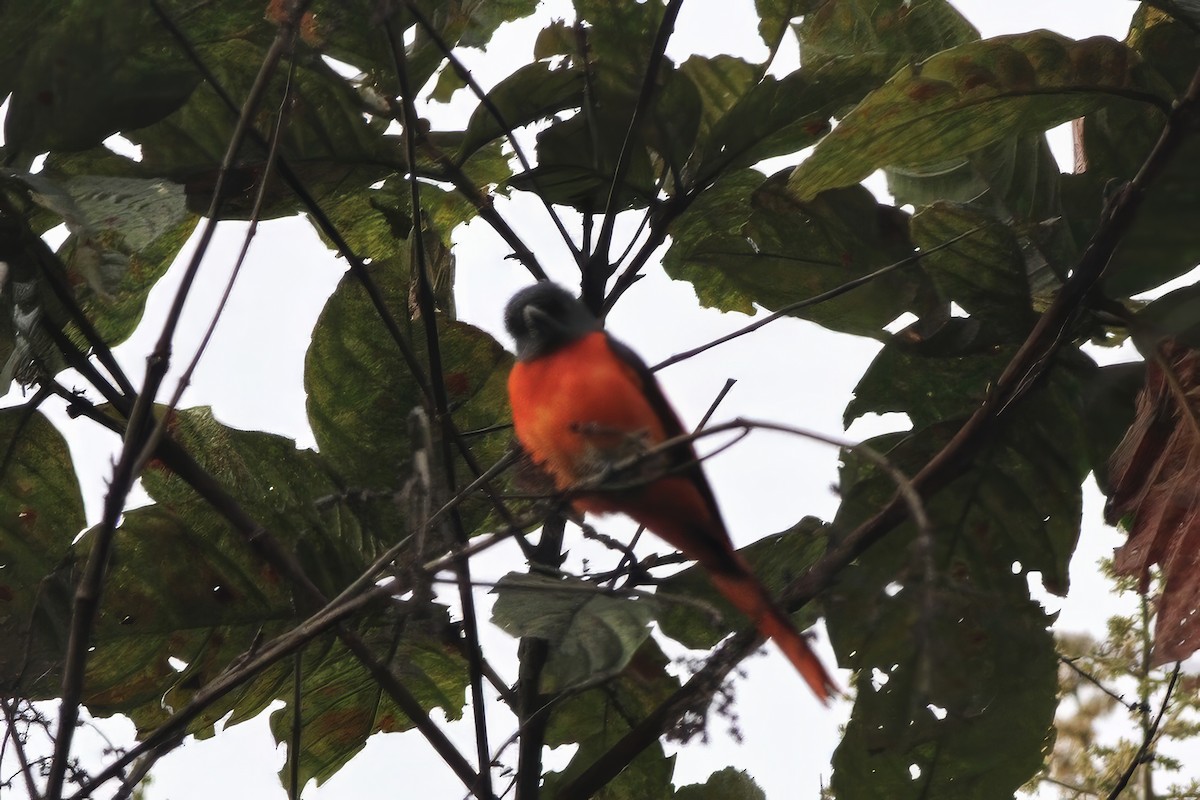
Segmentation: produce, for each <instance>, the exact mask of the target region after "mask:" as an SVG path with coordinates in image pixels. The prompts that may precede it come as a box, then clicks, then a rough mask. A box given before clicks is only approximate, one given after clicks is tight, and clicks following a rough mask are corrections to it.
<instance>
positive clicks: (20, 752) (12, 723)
mask: <svg viewBox="0 0 1200 800" xmlns="http://www.w3.org/2000/svg"><path fill="white" fill-rule="evenodd" d="M14 702H16V701H15V700H10V699H9V698H7V697H0V710H3V711H4V724H5V725H6V726H7V732H6V733H7V735H8V738H9V740H10V741H12V743H13V750H14V752H16V754H17V766H19V767H20V768H21V777H22V778H24V779H25V791H26V792H28V793H29V797H30V800H38V799H39V798H40V797H41V796H42V795H41V794H40V793H39V792H38V789H37V784H35V783H34V782H33V770H32V768H31V765H30V763H29V758H28V755H27V754H26V752H25V743H24V742H22V741H21V734H20V733H19V732H18V731H17V718H16V715H15V714H14V713H13V709H12V705H11V704H12V703H14Z"/></svg>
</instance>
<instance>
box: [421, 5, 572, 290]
mask: <svg viewBox="0 0 1200 800" xmlns="http://www.w3.org/2000/svg"><path fill="white" fill-rule="evenodd" d="M404 7H405V8H406V9H407V10H408V12H409V13H410V14H412V15H413V18H414V19H416V21H417V24H419V25H420V26H421V27H422V28H424V30H425V33H427V34H428V35H429V38H430V40H431V41H432V42H433V43H434V44H435V45H437V48H438V49H439V50H441V51H442V55H443V56H445V57H446V60H447V61H448V62H449V64H450V68H451V69H453V70H454V72H455V73H456V74H457V75H458V76H459V77H460V78H461V79H462V80H463V81H464V82H465V83H466V84H467V86H468V87H469V88H470V89H471V91H472V92H473V93H474V94H475V96H476V97H477V98H479V104H480V105H482V106H483V107H484V108H485V109H486V110H487V112H488V113H489V114H491V115H492V119H494V120H495V121H496V124H497V125H499V126H500V129H501V130H503V131H504V136H505V138H506V139H508V143H509V145H510V146H511V147H512V149H513V154H514V155H516V157H517V161H519V162H520V164H521V169H523V170H525V172H526V174H528V175H531V176H532V175H533V164H532V163H531V162H530V160H529V157H528V156H527V155H526V154H525V148H523V147H521V143H520V142H518V141H517V137H516V135H514V133H513V127H512V125H509V124H508V121H507V120H506V119H505V118H504V114H503V112H501V111H500V109H499V107H497V105H496V104H495V103H494V102H492V99H491V98H490V97H488V95H487V92H485V91H484V90H483V87H482V86H480V85H479V81H477V80H475V76H474V75H472V74H471V71H470V70H469V69H467V68H466V66H465V65H464V64H463V63H462V61H461V60H459V58H458V56H456V55H454V50H453V49H452V48H451V47H450V46H449V45H448V44H447V43H446V40H445V39H443V38H442V35H441V33H440V32H439V31H438V29H437V28H436V27H435V26H434V25H433V23H431V22H430V21H429V18H428V17H426V16H425V14H424V13H423V12H422V11H421V9H420V8H418V7H417V4H416V3H414V2H413V0H404ZM455 167H456V169H457V165H455ZM460 171H461V170H460ZM533 186H534V194H535V195H537V197H538V199H539V200H541V201H542V205H543V206H545V208H546V213H547V214H548V215H549V216H550V221H551V222H553V223H554V227H555V228H557V229H558V232H559V235H561V236H562V240H563V243H564V244H566V246H567V249H568V250H570V251H571V255H572V256H573V257H574V258H575V261H576V262H579V260H580V256H581V253H580V250H579V247H578V246H577V245H576V244H575V240H574V239H572V238H571V234H570V233H569V232H568V231H567V228H566V226H565V225H563V221H562V218H561V217H559V215H558V212H557V211H555V210H554V206H552V205H551V204H550V201H549V200H547V199H546V195H545V193H544V192H541V191H539V187H538V185H537V181H536V180H535V181H534V183H533ZM539 270H540V267H539ZM530 271H531V272H532V273H533V276H534V277H535V278H537V279H538V280H545V274H544V273H543V274H540V275H539V274H538V272H535V271H533V270H530Z"/></svg>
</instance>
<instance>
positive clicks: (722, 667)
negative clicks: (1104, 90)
mask: <svg viewBox="0 0 1200 800" xmlns="http://www.w3.org/2000/svg"><path fill="white" fill-rule="evenodd" d="M1198 102H1200V70H1197V72H1196V73H1195V75H1194V76H1193V77H1192V81H1191V84H1190V86H1189V87H1188V90H1187V92H1186V94H1185V95H1184V97H1182V98H1181V99H1180V101H1179V102H1178V103H1177V104H1176V106H1175V109H1174V110H1173V112H1172V113H1171V116H1170V117H1169V118H1168V120H1167V124H1166V126H1165V127H1164V128H1163V132H1162V134H1161V136H1160V137H1159V139H1158V142H1157V143H1156V144H1155V146H1154V149H1153V150H1152V151H1151V153H1150V155H1149V156H1147V158H1146V161H1145V162H1144V163H1143V165H1142V168H1141V169H1140V170H1139V171H1138V174H1137V175H1136V176H1135V177H1134V178H1133V180H1132V181H1130V182H1129V183H1127V184H1125V186H1123V187H1122V188H1121V189H1120V190H1119V191H1117V192H1116V193H1115V194H1113V195H1112V196H1111V197H1110V198H1109V201H1108V202H1107V204H1106V206H1105V208H1104V211H1103V212H1102V215H1101V221H1100V226H1099V228H1098V229H1097V231H1096V232H1095V234H1094V235H1093V236H1092V239H1091V241H1090V242H1089V243H1088V246H1087V248H1086V249H1085V250H1084V252H1083V255H1082V256H1080V259H1079V262H1078V264H1077V265H1076V267H1075V269H1074V270H1073V271H1072V272H1071V276H1070V277H1069V278H1068V279H1067V281H1066V283H1064V284H1063V287H1062V289H1061V290H1060V291H1059V293H1058V295H1057V296H1056V297H1055V299H1054V301H1053V302H1052V303H1051V304H1050V307H1049V308H1047V309H1046V311H1045V312H1043V313H1042V316H1041V317H1040V318H1039V319H1038V322H1037V324H1036V325H1035V326H1034V328H1033V330H1032V331H1030V333H1029V335H1028V337H1027V338H1026V340H1025V343H1024V344H1023V345H1022V346H1021V348H1020V349H1019V350H1018V351H1017V353H1016V355H1014V356H1013V358H1012V359H1011V360H1010V361H1009V363H1008V366H1007V367H1005V369H1004V371H1003V373H1002V374H1001V376H1000V377H999V379H997V381H996V382H995V384H994V385H993V387H992V391H991V392H990V393H989V395H988V397H987V398H986V399H985V400H984V402H983V404H982V405H981V406H980V407H979V408H978V409H977V410H976V412H975V413H974V414H973V415H972V416H971V417H970V418H969V419H968V420H967V422H966V423H964V424H963V426H962V428H960V429H959V431H958V433H957V434H956V435H955V436H954V438H952V439H951V440H950V442H948V443H947V444H946V445H945V447H943V448H942V450H941V451H940V452H938V453H937V455H935V456H934V457H933V459H931V460H930V461H929V463H928V464H926V466H925V467H924V468H923V469H922V470H921V471H920V472H919V473H917V475H916V476H914V477H913V478H912V480H911V482H910V484H911V486H912V488H913V489H914V490H915V491H916V492H917V494H918V496H919V497H920V498H921V499H922V500H923V501H928V499H929V498H930V497H932V496H933V494H935V493H936V492H937V491H938V490H939V489H941V488H942V487H943V486H945V485H947V484H948V483H950V482H951V481H952V480H953V478H954V476H955V475H956V474H957V473H958V471H959V470H960V469H961V467H962V466H963V465H964V463H966V462H969V461H970V457H971V453H972V450H973V449H974V448H976V447H977V446H978V445H979V443H980V442H981V441H982V440H983V438H984V437H985V435H986V434H987V433H989V432H990V431H991V429H992V428H993V426H994V425H995V423H996V422H997V420H998V418H999V417H1000V415H1001V414H1002V412H1003V411H1004V410H1006V409H1008V408H1009V407H1011V405H1012V403H1014V402H1016V401H1017V400H1018V399H1020V397H1021V396H1023V395H1024V394H1025V393H1027V392H1028V390H1029V389H1030V388H1031V386H1032V382H1030V381H1027V380H1026V378H1027V377H1028V376H1029V375H1030V374H1031V372H1032V371H1034V370H1036V368H1037V365H1038V364H1039V363H1043V362H1044V361H1045V359H1047V358H1049V357H1050V356H1051V355H1052V354H1053V352H1054V351H1055V350H1056V349H1057V348H1058V347H1059V346H1061V344H1062V336H1061V333H1062V331H1063V330H1064V329H1065V327H1066V326H1067V325H1068V324H1069V322H1070V320H1071V319H1072V318H1073V317H1074V315H1075V313H1076V312H1077V310H1078V308H1079V306H1080V305H1081V304H1082V303H1083V301H1084V300H1085V298H1086V296H1087V293H1088V292H1089V291H1090V290H1091V288H1092V287H1093V286H1094V285H1095V284H1096V283H1097V281H1099V279H1100V277H1101V275H1102V274H1103V273H1104V270H1105V268H1106V267H1107V265H1108V263H1109V261H1110V260H1111V259H1112V255H1113V253H1114V252H1115V250H1116V248H1117V245H1118V244H1120V242H1121V239H1122V238H1123V237H1124V235H1125V234H1126V232H1127V231H1128V230H1129V228H1130V226H1131V225H1132V224H1133V221H1134V219H1135V218H1136V216H1137V211H1138V209H1139V208H1140V206H1141V202H1142V198H1143V196H1144V195H1145V192H1146V190H1147V189H1148V188H1149V187H1150V186H1151V185H1152V184H1153V182H1154V180H1155V179H1156V178H1157V177H1158V176H1159V175H1160V174H1161V173H1162V171H1163V169H1164V168H1165V167H1166V164H1167V163H1168V162H1169V161H1170V159H1171V158H1172V157H1173V156H1174V155H1175V153H1176V152H1177V151H1178V149H1179V147H1180V145H1181V144H1182V143H1183V141H1184V139H1185V138H1186V136H1187V135H1188V134H1190V133H1192V132H1194V129H1195V117H1196V114H1197V104H1198ZM907 508H908V506H907V502H906V500H905V499H904V497H903V495H902V493H901V492H899V491H898V492H897V493H896V494H895V495H894V496H893V497H892V499H891V501H889V502H888V504H887V505H886V506H884V507H883V508H882V509H881V510H880V511H878V512H877V513H876V514H875V515H874V516H872V517H871V518H870V519H868V520H867V521H866V522H864V523H863V524H861V525H860V526H859V527H858V528H856V529H855V530H853V531H851V532H850V533H848V534H847V535H846V536H845V537H844V538H843V539H842V540H841V541H840V542H837V543H836V544H834V545H833V546H832V547H831V548H830V549H829V551H828V552H827V553H826V554H825V556H823V557H822V558H821V559H820V560H819V561H818V562H817V563H816V564H814V565H813V566H812V568H811V569H809V571H808V572H807V573H805V574H804V575H803V576H801V577H800V578H799V579H798V580H796V581H794V582H793V583H792V584H791V586H789V587H788V589H787V591H786V592H785V594H784V598H783V600H784V607H785V608H787V609H788V610H789V611H796V610H798V609H800V608H801V607H803V606H804V605H805V604H807V603H808V602H810V601H811V600H813V599H814V598H815V597H816V596H817V595H819V594H820V593H821V592H822V591H824V590H825V589H826V588H828V587H829V586H830V585H831V584H832V583H833V581H834V579H835V578H836V576H837V574H838V573H839V572H840V571H841V570H843V569H845V567H846V566H848V565H849V564H850V563H851V562H852V561H854V559H856V558H857V557H858V556H860V555H862V554H863V553H864V552H866V551H867V550H868V549H869V548H870V547H871V545H873V544H874V543H875V542H877V541H879V540H880V539H882V538H883V537H884V536H885V535H886V534H887V533H889V532H890V531H891V530H892V529H894V528H895V527H896V526H897V525H898V524H900V523H901V522H902V521H903V520H904V519H905V518H906V516H907V513H906V512H907ZM755 647H756V636H755V634H754V633H753V632H749V631H747V632H742V633H738V634H735V635H734V636H732V637H730V638H729V639H727V640H725V643H724V644H723V645H721V647H719V648H718V649H717V651H716V652H715V653H714V654H713V655H712V656H711V657H710V658H709V660H708V662H707V663H706V664H705V665H704V667H703V668H702V669H701V670H700V671H699V672H697V673H696V674H695V675H693V676H692V678H691V679H690V680H688V682H687V683H685V684H684V685H683V686H682V687H680V688H679V689H678V690H676V691H675V692H674V693H673V694H672V695H671V697H670V698H668V699H667V700H666V701H665V702H663V703H662V704H660V705H659V706H658V708H656V709H655V710H654V711H652V712H651V713H650V714H649V715H648V716H647V717H646V718H645V719H644V720H642V722H640V723H638V725H637V726H636V727H634V728H633V730H631V731H630V732H629V733H627V734H626V735H625V736H624V737H622V738H621V740H620V741H619V742H617V744H616V745H614V746H613V747H612V748H611V749H610V750H609V751H608V752H606V753H605V754H604V755H602V756H600V757H599V758H598V759H597V760H596V761H595V762H594V763H593V764H592V765H591V766H590V767H588V768H587V769H586V770H585V771H584V772H583V773H582V774H581V775H579V776H578V777H577V778H576V779H575V780H574V781H572V782H571V783H569V784H567V785H566V786H564V787H563V789H562V790H561V791H560V792H559V795H558V796H559V797H560V798H564V800H569V798H576V797H587V796H589V794H590V793H592V792H594V791H595V790H596V788H597V787H599V786H603V785H604V784H606V783H607V782H608V781H610V780H611V779H612V778H613V777H614V776H616V775H617V773H619V772H620V771H621V770H623V769H624V768H625V767H626V766H628V764H629V763H630V762H631V761H632V760H633V759H634V758H635V757H636V756H637V755H638V754H639V753H641V752H642V751H643V750H645V749H646V748H647V747H649V746H650V745H651V744H652V743H653V742H655V741H657V739H658V737H659V736H660V735H662V733H663V732H665V731H667V730H669V729H670V728H671V727H672V726H673V725H674V724H675V723H676V722H677V721H678V720H679V719H680V718H682V716H683V714H685V713H686V712H687V711H688V710H690V709H692V708H694V707H695V706H696V705H697V703H698V702H700V701H701V700H702V699H704V698H706V697H709V696H711V692H712V691H713V690H714V689H715V687H716V686H719V685H720V682H721V681H722V680H724V678H725V676H726V675H727V674H728V673H729V671H730V670H731V669H732V668H733V667H734V666H735V665H736V664H737V663H738V662H740V661H741V660H742V659H743V658H745V657H746V656H747V655H749V654H750V653H751V652H752V651H753V650H754V649H755Z"/></svg>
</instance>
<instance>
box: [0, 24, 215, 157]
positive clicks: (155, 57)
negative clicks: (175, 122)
mask: <svg viewBox="0 0 1200 800" xmlns="http://www.w3.org/2000/svg"><path fill="white" fill-rule="evenodd" d="M118 6H119V7H118ZM25 19H28V17H25ZM6 20H7V11H6ZM46 21H49V20H46ZM6 27H7V25H6ZM20 29H24V30H25V31H26V32H27V33H28V34H30V35H32V37H33V41H31V42H28V43H27V44H25V46H24V47H23V48H22V49H23V50H24V51H25V57H24V58H23V59H21V60H20V61H19V62H18V63H7V64H4V65H3V66H4V67H5V68H7V69H9V70H14V71H15V75H10V76H4V77H0V84H7V85H10V86H12V88H13V94H12V98H11V100H10V101H9V102H10V105H9V109H8V117H7V119H6V120H5V125H4V133H5V139H6V142H7V146H8V148H9V149H10V150H11V152H12V153H14V154H16V153H20V154H22V155H23V156H25V157H27V158H28V157H32V156H34V155H36V154H38V153H41V152H44V151H46V150H59V149H63V150H84V149H86V148H89V147H92V146H94V145H97V144H99V143H100V142H101V141H102V140H103V139H105V138H106V137H107V136H108V135H109V134H112V133H115V132H116V131H124V130H128V129H131V128H141V127H143V126H146V125H149V124H151V123H153V122H156V121H158V120H160V119H162V118H163V117H165V116H167V115H168V114H170V113H171V112H172V111H174V110H175V109H177V108H179V107H180V106H181V105H183V103H184V102H185V101H186V100H187V99H188V97H189V96H190V95H191V94H192V91H193V90H194V89H195V88H196V86H197V84H198V83H199V76H198V75H196V73H195V70H194V69H192V68H191V66H190V65H189V64H187V62H186V60H185V59H184V57H183V55H182V54H181V53H179V52H178V51H177V49H176V48H173V47H172V46H171V45H170V40H169V39H168V38H167V35H166V33H165V32H164V31H163V29H162V27H161V26H160V25H159V24H158V23H157V21H156V20H155V18H154V15H153V14H152V13H151V12H150V9H149V8H148V7H147V6H145V5H138V6H136V7H132V8H130V7H125V6H124V5H123V4H117V3H112V2H96V3H83V4H78V3H72V4H69V6H68V7H67V8H66V9H60V10H59V12H58V14H57V15H56V18H55V19H54V20H53V24H51V25H45V26H42V25H38V26H30V27H28V28H22V27H21V26H20V25H19V23H18V30H20Z"/></svg>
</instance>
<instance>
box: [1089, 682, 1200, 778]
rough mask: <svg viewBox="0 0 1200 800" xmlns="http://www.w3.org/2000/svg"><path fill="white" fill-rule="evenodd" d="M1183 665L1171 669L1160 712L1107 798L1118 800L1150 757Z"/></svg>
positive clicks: (1159, 708)
mask: <svg viewBox="0 0 1200 800" xmlns="http://www.w3.org/2000/svg"><path fill="white" fill-rule="evenodd" d="M1182 666H1183V663H1182V662H1180V661H1176V662H1175V669H1173V670H1171V680H1170V681H1168V682H1167V690H1166V691H1165V692H1163V699H1162V705H1160V706H1159V707H1158V714H1157V715H1155V717H1154V722H1153V723H1152V724H1151V725H1150V727H1148V728H1147V729H1146V732H1145V735H1144V736H1143V737H1142V746H1141V747H1139V748H1138V751H1137V755H1135V756H1134V757H1133V758H1132V759H1130V761H1129V765H1128V766H1127V767H1126V768H1125V771H1124V772H1122V773H1121V777H1120V778H1118V779H1117V783H1116V785H1115V786H1113V788H1112V791H1111V792H1109V793H1108V798H1107V800H1117V798H1118V797H1120V795H1121V792H1123V791H1125V787H1126V786H1128V785H1129V780H1130V779H1131V778H1132V777H1133V773H1134V772H1136V771H1137V768H1138V767H1139V766H1141V765H1142V764H1145V763H1146V762H1147V761H1148V760H1149V759H1150V757H1151V754H1150V751H1151V749H1152V748H1153V747H1154V742H1155V741H1156V740H1157V738H1158V726H1159V725H1160V724H1161V723H1162V720H1163V717H1164V716H1165V715H1166V713H1167V708H1168V707H1169V706H1170V705H1171V695H1172V694H1174V693H1175V686H1176V684H1177V683H1178V682H1179V671H1180V668H1181V667H1182Z"/></svg>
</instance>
